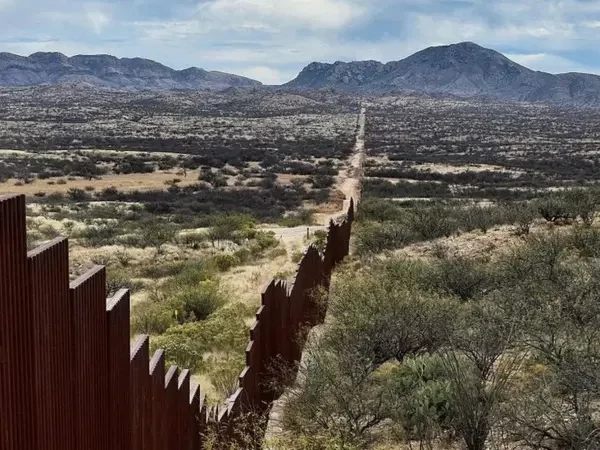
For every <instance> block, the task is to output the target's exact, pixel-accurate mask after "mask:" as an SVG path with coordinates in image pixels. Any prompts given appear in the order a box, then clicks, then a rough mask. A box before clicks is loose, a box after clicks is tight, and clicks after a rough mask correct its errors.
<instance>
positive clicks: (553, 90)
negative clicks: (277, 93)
mask: <svg viewBox="0 0 600 450" xmlns="http://www.w3.org/2000/svg"><path fill="white" fill-rule="evenodd" d="M284 86H285V87H286V88H294V89H323V88H334V89H336V90H342V91H351V92H357V93H387V92H417V93H427V94H450V95H456V96H459V97H479V96H487V97H493V98H498V99H501V100H509V101H515V100H517V101H543V102H552V103H560V104H572V105H577V106H599V105H600V76H596V75H590V74H583V73H564V74H559V75H552V74H549V73H545V72H538V71H534V70H531V69H528V68H527V67H524V66H521V65H520V64H517V63H516V62H514V61H511V60H510V59H508V58H507V57H505V56H504V55H502V54H501V53H498V52H496V51H494V50H490V49H487V48H484V47H481V46H479V45H477V44H474V43H472V42H462V43H460V44H453V45H445V46H440V47H429V48H426V49H425V50H421V51H420V52H417V53H415V54H413V55H411V56H409V57H408V58H405V59H403V60H400V61H392V62H388V63H386V64H383V63H380V62H378V61H358V62H349V63H346V62H341V61H338V62H335V63H333V64H323V63H318V62H313V63H311V64H309V65H308V66H306V67H305V68H304V69H303V70H302V71H301V72H300V74H299V75H298V77H297V78H295V79H294V80H292V81H290V82H289V83H286V84H285V85H284Z"/></svg>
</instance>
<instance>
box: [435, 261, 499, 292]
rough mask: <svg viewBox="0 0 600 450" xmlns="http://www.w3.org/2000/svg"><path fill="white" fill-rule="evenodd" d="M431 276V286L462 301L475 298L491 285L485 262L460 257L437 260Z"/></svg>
mask: <svg viewBox="0 0 600 450" xmlns="http://www.w3.org/2000/svg"><path fill="white" fill-rule="evenodd" d="M431 274H432V275H433V276H432V280H431V282H432V285H433V286H436V288H437V289H439V290H440V291H441V292H442V293H445V294H447V295H455V296H457V297H458V298H460V299H461V300H463V301H467V300H471V299H474V298H476V297H477V296H479V295H481V294H482V293H483V292H485V291H486V289H487V288H489V287H490V285H491V284H492V281H491V279H490V278H491V276H490V274H489V273H488V271H487V268H486V265H485V261H481V260H476V259H473V258H467V257H462V256H450V257H445V258H441V259H439V260H438V261H436V263H435V265H434V270H433V271H432V272H431Z"/></svg>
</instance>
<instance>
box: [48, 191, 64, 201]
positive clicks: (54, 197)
mask: <svg viewBox="0 0 600 450" xmlns="http://www.w3.org/2000/svg"><path fill="white" fill-rule="evenodd" d="M64 199H65V196H64V194H63V193H62V192H52V193H50V194H48V195H46V198H45V201H46V202H48V203H60V202H62V201H64Z"/></svg>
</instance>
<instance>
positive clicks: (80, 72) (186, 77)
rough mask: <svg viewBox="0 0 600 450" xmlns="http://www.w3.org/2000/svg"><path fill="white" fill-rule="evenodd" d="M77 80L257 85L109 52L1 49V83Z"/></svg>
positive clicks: (156, 86) (121, 84)
mask: <svg viewBox="0 0 600 450" xmlns="http://www.w3.org/2000/svg"><path fill="white" fill-rule="evenodd" d="M57 84H80V85H88V86H93V87H101V88H113V89H127V90H177V89H184V90H204V89H208V90H223V89H227V88H229V87H257V86H261V83H260V82H258V81H255V80H251V79H249V78H245V77H241V76H239V75H232V74H229V73H223V72H216V71H206V70H204V69H199V68H197V67H190V68H188V69H184V70H175V69H172V68H170V67H167V66H164V65H162V64H160V63H157V62H155V61H151V60H148V59H142V58H117V57H115V56H110V55H77V56H73V57H71V58H69V57H67V56H65V55H63V54H62V53H34V54H32V55H31V56H29V57H24V56H18V55H14V54H12V53H0V87H13V86H32V85H57Z"/></svg>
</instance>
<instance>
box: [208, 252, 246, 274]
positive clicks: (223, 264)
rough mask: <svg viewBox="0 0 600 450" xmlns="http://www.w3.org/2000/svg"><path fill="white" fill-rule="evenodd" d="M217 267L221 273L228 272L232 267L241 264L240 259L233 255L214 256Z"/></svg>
mask: <svg viewBox="0 0 600 450" xmlns="http://www.w3.org/2000/svg"><path fill="white" fill-rule="evenodd" d="M213 260H214V262H215V265H216V266H217V268H218V269H219V270H220V271H221V272H227V271H228V270H229V269H231V268H232V267H235V266H237V265H239V264H240V263H241V261H240V259H239V258H238V257H237V256H235V255H232V254H219V255H215V256H213Z"/></svg>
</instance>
